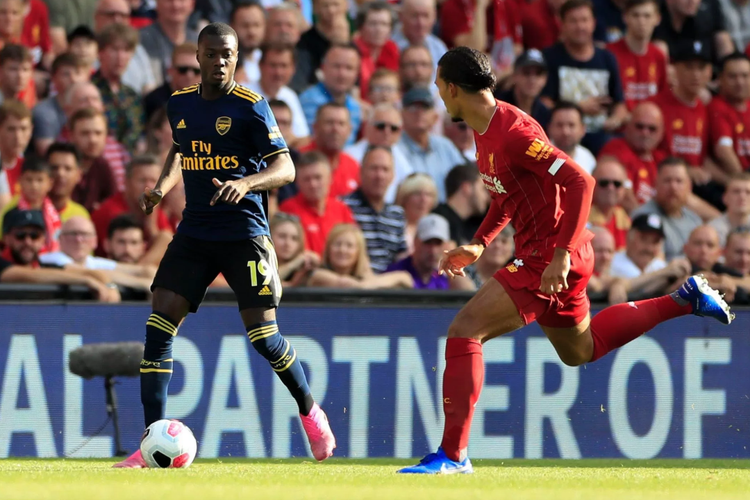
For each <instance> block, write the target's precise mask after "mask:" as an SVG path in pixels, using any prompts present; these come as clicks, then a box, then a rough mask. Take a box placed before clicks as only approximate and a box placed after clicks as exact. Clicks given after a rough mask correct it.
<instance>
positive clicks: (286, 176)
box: [211, 152, 296, 205]
mask: <svg viewBox="0 0 750 500" xmlns="http://www.w3.org/2000/svg"><path fill="white" fill-rule="evenodd" d="M266 164H267V167H266V168H265V169H263V170H261V171H260V172H258V173H257V174H253V175H249V176H247V177H243V178H242V179H237V180H234V181H226V182H221V181H219V179H216V178H214V179H213V182H214V186H216V187H217V188H218V189H217V191H216V194H215V195H214V197H213V198H212V199H211V205H216V203H217V202H219V201H223V202H224V203H229V204H231V205H236V204H237V203H239V202H240V200H241V199H242V198H244V197H245V195H246V194H247V193H250V192H256V191H270V190H272V189H278V188H280V187H281V186H285V185H287V184H289V183H290V182H293V181H294V177H295V175H296V172H295V169H294V162H292V157H291V156H289V153H288V152H285V153H279V154H276V155H273V156H270V157H268V159H267V160H266Z"/></svg>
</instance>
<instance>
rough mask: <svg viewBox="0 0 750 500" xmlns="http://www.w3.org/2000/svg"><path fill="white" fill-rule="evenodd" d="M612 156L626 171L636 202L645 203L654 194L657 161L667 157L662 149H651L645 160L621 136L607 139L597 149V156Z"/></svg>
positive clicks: (659, 161)
mask: <svg viewBox="0 0 750 500" xmlns="http://www.w3.org/2000/svg"><path fill="white" fill-rule="evenodd" d="M604 156H614V157H615V158H617V159H618V160H619V162H620V163H622V166H623V167H625V170H626V171H627V173H628V179H630V181H631V182H632V183H633V194H635V197H636V199H637V200H638V203H641V204H643V203H646V202H647V201H648V200H650V199H651V198H653V197H654V195H655V194H656V171H657V167H658V165H659V163H661V162H662V160H664V158H666V157H667V155H666V154H665V153H664V152H663V151H659V150H656V151H653V152H652V153H651V159H648V160H645V159H643V158H641V157H640V156H638V155H637V154H636V152H635V151H633V150H632V149H631V148H630V146H629V145H628V143H627V141H625V139H623V138H620V137H618V138H616V139H612V140H611V141H609V142H608V143H607V144H606V145H605V146H604V147H603V148H602V149H601V151H599V158H602V157H604Z"/></svg>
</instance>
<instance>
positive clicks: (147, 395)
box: [141, 311, 177, 427]
mask: <svg viewBox="0 0 750 500" xmlns="http://www.w3.org/2000/svg"><path fill="white" fill-rule="evenodd" d="M175 335H177V325H176V324H175V322H174V321H173V320H171V319H170V318H168V317H167V316H166V315H164V314H162V313H159V312H156V311H154V312H153V313H151V316H149V317H148V320H147V321H146V345H145V347H144V349H143V360H142V361H141V403H143V415H144V419H145V423H146V427H148V426H149V425H151V424H152V423H154V422H156V421H157V420H161V419H163V418H165V416H166V409H167V390H168V388H169V381H170V380H171V379H172V364H173V362H172V342H173V340H174V337H175Z"/></svg>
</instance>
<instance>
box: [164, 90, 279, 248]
mask: <svg viewBox="0 0 750 500" xmlns="http://www.w3.org/2000/svg"><path fill="white" fill-rule="evenodd" d="M167 116H168V117H169V123H170V125H171V126H172V140H173V141H174V143H175V144H176V145H177V146H178V149H179V151H180V156H181V158H182V178H183V179H184V181H185V198H186V205H185V211H184V212H183V216H182V222H180V225H179V226H178V227H177V232H178V233H182V234H185V235H186V236H190V237H192V238H198V239H202V240H213V241H238V240H247V239H249V238H254V237H256V236H261V235H268V234H269V230H268V218H267V216H266V214H267V205H268V204H267V201H268V194H267V193H265V192H264V193H248V194H247V195H246V196H245V197H244V198H243V199H242V200H240V202H239V203H238V204H237V205H230V204H227V203H223V202H217V203H216V205H214V206H211V205H210V204H209V203H210V202H211V199H212V198H213V196H214V194H216V191H217V188H216V186H214V184H213V181H212V179H213V178H214V177H215V178H217V179H218V180H220V181H222V182H225V181H231V180H236V179H241V178H243V177H246V176H248V175H253V174H256V173H258V172H259V171H261V170H262V169H264V168H266V161H265V160H266V159H267V158H269V157H271V156H273V155H276V154H279V153H285V152H287V151H288V148H287V145H286V142H285V141H284V138H283V137H282V136H281V132H280V131H279V127H278V125H277V124H276V119H275V118H274V116H273V113H272V112H271V108H270V107H269V106H268V102H266V100H265V99H263V97H261V96H260V95H259V94H256V93H255V92H252V91H250V90H248V89H247V88H245V87H243V86H242V85H237V84H234V85H233V86H232V88H231V90H230V91H229V92H228V93H227V94H226V95H224V96H221V97H220V98H218V99H215V100H211V101H209V100H206V99H203V98H202V97H201V91H200V85H193V86H192V87H187V88H185V89H183V90H178V91H177V92H175V93H174V94H172V97H170V98H169V101H168V102H167Z"/></svg>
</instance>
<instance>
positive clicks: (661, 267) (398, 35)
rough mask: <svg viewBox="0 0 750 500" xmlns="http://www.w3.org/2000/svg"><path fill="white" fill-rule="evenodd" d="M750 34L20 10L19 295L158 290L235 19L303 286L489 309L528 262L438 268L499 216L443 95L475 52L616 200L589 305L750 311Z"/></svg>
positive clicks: (448, 6) (427, 18)
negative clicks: (275, 152) (211, 47)
mask: <svg viewBox="0 0 750 500" xmlns="http://www.w3.org/2000/svg"><path fill="white" fill-rule="evenodd" d="M748 18H750V4H748V3H747V2H742V1H739V0H400V1H398V0H392V1H388V2H385V1H374V2H366V1H361V0H287V1H282V0H0V218H2V227H1V229H2V233H1V236H2V244H1V245H0V281H2V282H10V283H13V282H33V283H55V284H57V283H60V284H81V285H85V286H88V287H89V288H90V289H91V290H92V291H93V292H94V294H95V295H96V297H98V298H99V299H100V300H102V301H117V300H119V297H120V295H119V291H118V290H121V289H122V288H121V287H127V288H132V289H136V290H146V291H147V290H148V287H149V283H150V280H151V279H152V278H153V274H154V270H155V267H156V266H158V264H159V261H160V259H161V257H162V256H163V254H164V251H165V249H166V246H167V245H168V243H169V241H170V240H171V237H172V235H173V234H174V231H175V230H176V228H177V226H178V225H179V224H180V220H181V217H182V210H183V208H184V205H185V195H184V190H183V189H182V188H181V186H180V185H179V184H178V186H177V187H176V188H175V189H173V190H172V191H171V192H170V193H169V194H168V195H167V196H166V197H165V199H164V200H163V202H162V203H161V204H160V205H159V207H158V208H157V209H156V210H154V212H153V214H151V215H148V216H147V215H144V214H143V213H142V212H141V211H140V210H139V209H138V203H137V202H138V196H139V195H140V194H141V193H142V192H143V190H144V188H146V187H151V186H153V185H154V184H155V183H156V180H157V179H158V176H159V174H160V171H161V165H162V164H163V162H164V159H165V158H166V155H167V152H168V150H169V148H170V147H171V137H172V136H171V127H170V123H169V121H168V119H167V115H166V111H165V105H166V102H167V100H168V99H169V96H170V95H171V94H172V93H173V92H175V91H178V90H180V89H182V88H185V87H188V86H191V85H194V84H196V83H199V81H200V68H199V66H198V63H197V61H196V56H195V54H196V50H197V46H196V42H197V34H198V32H199V31H200V29H201V28H202V27H203V26H205V25H206V24H207V23H209V22H216V21H221V22H227V23H229V24H230V25H231V26H232V27H233V28H234V29H235V30H236V32H237V34H238V38H239V49H240V50H239V60H238V64H237V74H236V79H237V81H238V82H239V83H240V84H242V85H245V86H246V87H248V88H249V89H251V90H252V91H254V92H257V93H259V94H262V95H263V96H264V97H265V98H266V99H267V100H268V102H269V105H270V107H271V109H272V111H273V113H274V115H275V117H276V120H277V122H278V126H279V129H280V131H281V133H282V135H283V136H284V138H285V139H286V142H287V143H288V145H289V147H290V153H291V155H292V158H293V160H294V162H295V165H296V169H297V175H296V181H295V182H294V184H292V185H289V186H285V187H284V188H281V189H279V190H278V191H277V192H274V193H271V195H270V197H269V204H268V212H269V214H268V215H269V220H270V226H271V237H272V239H273V242H274V244H275V247H276V251H277V255H278V262H279V274H280V277H281V279H282V281H283V283H284V285H285V286H287V287H303V286H312V287H339V288H360V289H379V288H417V289H436V290H441V289H458V290H474V289H476V288H477V287H478V286H481V284H482V283H483V282H484V281H486V280H487V279H489V278H490V277H491V276H492V275H493V274H494V272H496V271H497V270H498V269H500V268H501V267H503V266H505V265H507V264H508V263H509V262H512V260H513V242H512V238H513V228H512V227H508V228H507V229H506V230H504V231H503V232H502V233H501V234H500V236H498V238H497V240H496V241H495V242H493V243H492V244H491V245H490V246H489V247H488V248H487V249H486V251H485V252H484V255H483V256H482V258H481V259H480V260H479V261H478V262H477V263H476V264H475V265H474V266H472V267H471V268H470V269H468V272H467V276H466V277H461V278H459V279H454V280H448V279H447V278H445V277H444V276H439V275H438V274H437V272H436V269H437V264H438V261H439V259H440V256H441V255H442V253H443V251H444V250H446V249H448V248H450V247H451V246H454V245H461V244H465V243H467V242H469V241H470V240H471V238H472V235H473V233H474V231H475V230H476V228H477V227H478V225H479V223H480V222H481V220H482V217H483V216H484V214H485V213H486V211H487V209H488V206H489V203H490V198H489V195H488V193H487V191H486V190H485V189H484V187H483V182H482V180H481V179H480V176H479V172H478V170H477V166H476V163H475V159H476V157H475V155H476V148H475V145H474V138H473V131H472V130H470V129H469V128H468V127H467V126H466V124H465V123H463V122H458V123H455V122H453V121H452V120H451V119H450V117H449V116H447V113H446V111H445V108H444V105H443V103H442V101H441V100H440V97H439V95H438V92H437V87H436V86H435V84H434V80H435V76H436V69H437V62H438V60H439V59H440V57H441V56H442V55H443V54H444V53H445V52H446V51H447V50H448V48H450V47H453V46H457V45H466V46H470V47H473V48H475V49H478V50H482V51H485V52H487V53H488V54H489V55H490V56H491V60H492V63H493V65H494V69H495V72H496V74H497V76H498V82H499V83H498V86H497V88H496V91H495V95H496V97H497V98H498V99H500V100H503V101H506V102H508V103H511V104H513V105H515V106H518V107H519V108H520V109H522V110H523V111H525V112H526V113H528V114H529V115H531V116H533V117H534V118H536V119H537V120H538V121H539V122H540V123H541V124H542V126H543V127H544V128H545V130H546V131H547V134H548V136H549V139H550V141H551V142H552V143H553V144H555V145H556V146H557V147H559V148H560V149H561V150H563V151H565V152H566V153H567V154H568V155H570V156H571V157H572V158H573V159H574V160H575V161H576V162H577V163H578V164H580V165H581V166H582V167H583V168H584V170H586V171H588V172H589V173H590V174H591V175H592V176H593V177H594V179H595V180H596V188H595V193H594V201H593V206H592V207H591V216H590V220H589V226H590V228H591V229H592V231H593V232H594V234H595V237H594V240H593V246H594V253H595V256H596V264H595V276H594V278H593V279H592V280H591V283H590V285H589V291H590V292H591V294H592V297H596V298H599V299H601V300H607V301H610V302H621V301H625V300H628V298H629V297H641V296H648V295H655V294H660V293H664V292H667V291H670V290H672V289H674V288H675V287H676V286H679V284H680V282H681V281H682V280H683V279H684V278H685V277H686V276H688V275H689V274H690V273H696V272H702V273H703V274H704V275H706V276H707V277H708V280H709V282H710V283H711V285H712V286H714V287H716V288H718V289H719V290H721V292H722V293H725V294H726V297H727V298H728V299H729V300H730V301H734V302H735V303H745V302H748V290H750V173H748V172H747V170H748V169H749V168H750V109H748V100H749V99H750V59H748V56H747V55H746V54H748V53H750V47H749V46H748V44H750V30H748V28H747V23H746V22H745V20H747V19H748ZM213 286H216V287H223V286H227V285H226V281H224V280H223V279H222V277H221V276H219V277H218V278H217V279H216V281H215V282H214V284H213Z"/></svg>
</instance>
